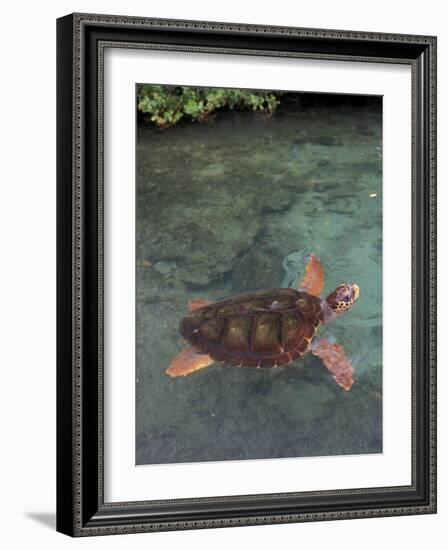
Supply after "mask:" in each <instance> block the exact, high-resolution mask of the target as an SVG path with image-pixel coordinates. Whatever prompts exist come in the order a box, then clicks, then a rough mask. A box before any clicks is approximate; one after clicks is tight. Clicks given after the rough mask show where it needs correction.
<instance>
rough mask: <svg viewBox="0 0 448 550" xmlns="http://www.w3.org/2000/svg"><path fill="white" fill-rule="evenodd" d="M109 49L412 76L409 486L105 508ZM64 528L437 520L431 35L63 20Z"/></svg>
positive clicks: (60, 454) (60, 456)
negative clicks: (388, 66) (287, 60)
mask: <svg viewBox="0 0 448 550" xmlns="http://www.w3.org/2000/svg"><path fill="white" fill-rule="evenodd" d="M110 46H114V47H120V48H143V47H147V48H153V49H159V50H170V51H188V52H212V53H217V54H221V55H226V54H229V53H232V54H245V55H254V56H257V55H263V56H271V57H273V58H276V57H297V58H310V59H318V60H322V59H324V60H334V61H335V62H336V61H338V60H341V61H358V62H365V63H371V62H375V63H397V64H406V65H410V66H411V70H412V113H409V116H410V117H412V160H411V159H410V160H411V162H412V358H410V361H412V396H411V400H412V457H411V460H412V483H411V485H409V486H390V487H381V488H367V489H365V488H364V489H357V488H353V489H343V490H328V491H325V490H324V491H313V492H303V493H292V492H291V493H281V494H253V495H235V496H232V497H225V496H219V495H217V496H216V497H214V498H187V499H185V498H183V499H177V500H166V501H155V500H154V499H152V498H151V492H150V488H148V496H147V499H146V500H145V501H138V502H119V503H108V502H105V500H104V479H103V461H104V448H103V435H104V434H103V421H104V417H103V400H104V378H103V308H104V293H103V238H104V234H103V231H104V223H103V201H104V195H103V192H104V189H103V130H104V126H103V92H104V90H103V78H104V72H103V56H104V49H105V48H107V47H110ZM57 51H58V58H57V72H58V75H57V99H58V104H57V118H58V124H57V140H58V149H57V159H58V164H57V194H58V197H57V231H58V243H57V253H58V263H57V270H58V272H57V279H58V283H57V284H58V286H57V292H58V309H57V315H58V322H57V327H58V335H57V341H58V350H57V357H58V359H57V361H58V366H57V391H58V397H57V418H58V420H57V436H58V442H57V529H58V531H60V532H62V533H65V534H68V535H71V536H90V535H106V534H119V533H137V532H150V531H163V530H175V529H200V528H212V527H227V526H239V525H241V526H243V525H262V524H268V523H287V522H304V521H322V520H332V519H350V518H369V517H381V516H393V515H406V514H428V513H435V512H436V38H435V37H432V36H409V35H400V34H378V33H368V32H350V31H338V30H321V29H306V28H292V27H269V26H257V25H245V24H232V23H212V22H200V21H177V20H163V19H147V18H139V17H123V16H109V15H91V14H73V15H68V16H66V17H63V18H61V19H59V20H58V22H57Z"/></svg>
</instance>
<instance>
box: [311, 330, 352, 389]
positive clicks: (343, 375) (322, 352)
mask: <svg viewBox="0 0 448 550" xmlns="http://www.w3.org/2000/svg"><path fill="white" fill-rule="evenodd" d="M311 353H313V354H314V355H317V356H318V357H320V358H321V359H322V361H323V363H324V365H325V366H326V367H327V369H328V370H329V371H330V372H331V374H332V375H333V378H334V379H335V380H336V382H337V383H338V384H339V385H340V386H341V387H343V388H344V390H349V389H350V388H351V387H352V384H353V366H352V363H351V361H350V359H348V357H347V356H346V355H345V351H344V348H343V347H342V346H341V345H340V344H332V343H331V342H329V341H328V340H325V339H324V338H315V339H314V340H313V341H312V343H311Z"/></svg>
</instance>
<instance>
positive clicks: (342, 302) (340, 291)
mask: <svg viewBox="0 0 448 550" xmlns="http://www.w3.org/2000/svg"><path fill="white" fill-rule="evenodd" d="M358 298H359V286H358V285H357V284H355V283H343V284H342V285H339V286H338V288H337V289H336V290H334V291H333V292H332V293H331V294H329V295H328V296H327V298H326V299H325V303H326V305H327V306H329V307H330V309H331V311H332V312H333V314H335V315H339V314H341V313H345V312H346V311H348V310H349V309H350V308H351V307H352V305H353V304H354V303H355V302H356V300H357V299H358Z"/></svg>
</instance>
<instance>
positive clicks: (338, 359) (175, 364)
mask: <svg viewBox="0 0 448 550" xmlns="http://www.w3.org/2000/svg"><path fill="white" fill-rule="evenodd" d="M323 286H324V270H323V267H322V264H321V262H320V260H319V258H318V257H317V256H315V255H314V254H311V256H310V258H309V260H308V263H307V266H306V269H305V276H304V278H303V280H302V282H301V283H300V285H299V289H298V290H296V289H294V288H280V289H274V290H260V291H257V292H251V293H247V294H240V295H237V296H233V297H231V298H228V299H226V300H222V301H220V302H214V303H211V302H208V301H207V300H200V299H198V300H193V301H191V302H190V303H189V312H188V314H187V315H186V317H184V318H183V319H182V321H181V322H180V325H179V332H180V334H181V335H182V336H183V337H184V338H185V340H186V341H187V342H188V343H189V344H190V345H191V347H189V348H187V349H185V350H184V351H182V352H181V353H179V354H178V355H177V356H176V357H175V358H174V359H173V360H172V361H171V364H170V366H169V367H168V368H167V369H166V373H167V374H169V375H170V376H185V375H187V374H191V373H192V372H194V371H196V370H199V369H202V368H205V367H207V366H209V365H211V364H212V363H214V362H215V361H220V362H222V363H224V365H228V366H234V367H255V368H260V367H277V366H279V365H286V364H288V363H291V362H292V361H294V360H295V359H298V358H299V357H301V356H302V355H304V354H305V353H307V352H308V351H311V353H313V354H314V355H317V356H318V357H320V358H321V360H322V361H323V363H324V365H325V366H326V367H327V369H328V370H329V371H330V373H331V374H332V375H333V377H334V379H335V380H336V382H337V383H338V384H339V385H340V386H341V387H343V388H344V389H346V390H349V389H350V388H351V386H352V384H353V367H352V364H351V361H350V360H349V359H348V358H347V356H346V354H345V351H344V348H343V347H342V346H341V345H339V344H334V343H332V342H329V341H328V340H325V339H324V338H318V337H316V336H315V333H316V331H317V329H318V328H319V327H320V325H321V324H322V323H325V324H326V323H329V322H331V321H333V320H334V319H335V318H336V317H338V316H339V315H341V314H343V313H345V312H346V311H348V310H349V309H350V308H351V307H352V305H353V304H354V303H355V302H356V300H357V299H358V297H359V287H358V285H357V284H355V283H343V284H341V285H339V286H338V287H337V288H336V290H334V291H333V292H332V293H331V294H329V295H328V296H327V297H326V298H319V294H320V293H321V291H322V289H323Z"/></svg>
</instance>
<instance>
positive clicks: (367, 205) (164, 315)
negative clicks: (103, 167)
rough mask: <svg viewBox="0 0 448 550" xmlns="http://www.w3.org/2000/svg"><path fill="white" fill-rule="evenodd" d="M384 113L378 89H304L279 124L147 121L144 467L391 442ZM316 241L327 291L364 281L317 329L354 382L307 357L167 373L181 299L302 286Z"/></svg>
mask: <svg viewBox="0 0 448 550" xmlns="http://www.w3.org/2000/svg"><path fill="white" fill-rule="evenodd" d="M381 116H382V115H381V102H380V100H379V99H372V98H371V99H369V100H366V101H363V100H362V99H358V100H356V101H348V100H344V101H341V102H339V103H338V102H337V101H334V98H333V101H331V102H328V101H327V99H326V97H325V96H314V97H310V96H306V97H305V96H304V97H302V98H301V99H300V101H298V102H296V103H293V102H290V103H288V104H286V105H284V106H283V107H281V108H280V109H279V110H278V111H277V112H276V113H275V115H274V116H273V117H272V118H270V119H266V118H260V117H259V116H257V115H255V114H253V113H245V112H227V113H221V114H219V115H218V116H217V117H216V118H214V119H213V120H212V121H210V122H208V123H205V124H201V123H188V122H187V123H180V124H178V125H176V126H174V127H172V128H169V129H166V130H163V131H160V130H157V129H154V128H151V127H149V126H146V125H139V126H138V129H137V197H136V205H137V228H136V229H137V257H136V264H137V265H136V280H137V318H136V329H137V343H136V351H137V354H136V356H137V367H136V393H137V410H136V434H137V438H136V463H137V464H151V463H169V462H194V461H211V460H237V459H254V458H269V457H271V458H272V457H292V456H325V455H342V454H360V453H378V452H382V310H381V300H382V298H381V296H382V279H381V273H382V229H381V227H382V208H381V201H382V176H381V169H382V168H381V167H382V159H381V150H382V137H381V136H382V128H381ZM311 251H312V252H314V253H316V254H317V255H319V256H320V258H321V260H322V262H323V263H324V266H325V270H326V286H325V290H324V295H327V294H329V293H330V292H331V291H332V290H333V289H334V288H335V287H336V286H337V285H338V284H339V283H341V282H356V283H358V285H359V286H360V288H361V297H360V299H359V301H358V302H357V303H356V304H355V305H354V307H353V309H352V310H351V311H349V312H348V313H347V314H346V315H345V316H342V317H341V318H339V319H337V320H336V321H335V322H334V323H332V324H331V325H328V326H327V327H323V328H321V329H320V331H319V335H324V336H325V337H327V338H330V339H332V340H334V341H337V342H339V343H340V344H342V345H343V346H344V347H345V349H346V351H347V354H348V355H349V356H350V357H351V358H352V360H353V365H354V368H355V376H354V379H355V383H354V385H353V387H352V389H351V390H350V391H348V392H347V391H344V390H343V389H341V388H340V387H339V386H338V385H337V384H336V383H335V382H334V380H333V378H332V377H331V375H330V374H329V373H328V371H327V370H326V369H325V367H324V366H323V365H322V363H321V361H320V360H319V359H318V358H317V357H315V356H312V355H311V354H308V355H306V356H305V357H304V358H302V359H300V360H299V361H298V362H296V363H293V364H291V365H289V366H286V367H278V368H276V369H243V368H231V367H223V366H222V365H221V364H214V365H212V366H210V367H208V368H206V369H203V370H201V371H198V372H196V373H193V374H191V375H190V376H186V377H180V378H170V377H168V376H167V375H166V374H165V372H164V371H165V369H166V367H167V366H168V365H169V363H170V360H171V359H172V358H173V357H174V356H175V355H176V354H177V353H179V351H181V350H182V349H183V348H184V347H185V345H184V343H183V342H182V339H181V337H180V335H179V334H178V332H177V328H178V324H179V321H180V320H181V318H182V317H183V316H184V315H185V313H186V308H187V302H188V300H190V299H192V298H198V297H201V298H207V299H210V300H218V299H223V298H226V297H228V296H231V295H233V294H236V293H239V292H245V291H249V290H256V289H262V288H278V287H280V286H282V285H287V284H293V285H294V284H297V276H299V277H300V272H302V271H303V269H304V265H305V259H306V256H307V254H308V253H309V252H311ZM296 272H299V275H297V274H296Z"/></svg>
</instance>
